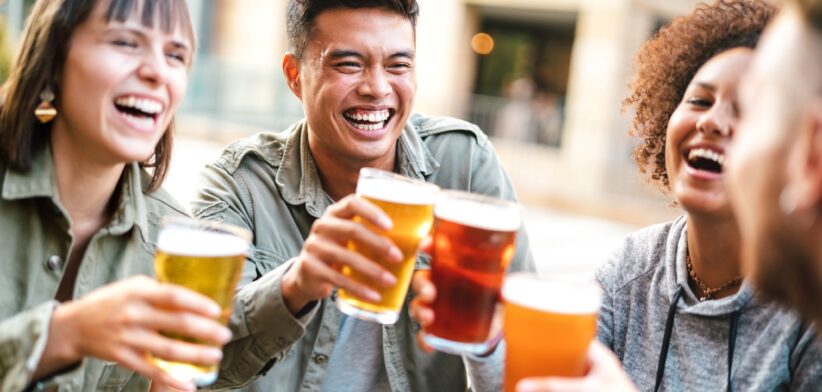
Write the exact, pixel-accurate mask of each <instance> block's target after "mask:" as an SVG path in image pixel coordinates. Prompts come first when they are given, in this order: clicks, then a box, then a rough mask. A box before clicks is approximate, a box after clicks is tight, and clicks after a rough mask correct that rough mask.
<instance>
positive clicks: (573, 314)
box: [502, 273, 602, 392]
mask: <svg viewBox="0 0 822 392" xmlns="http://www.w3.org/2000/svg"><path fill="white" fill-rule="evenodd" d="M502 297H503V300H504V302H505V311H504V314H505V316H504V330H505V343H506V351H505V379H504V383H503V385H504V390H505V392H509V391H510V392H512V391H514V390H515V388H516V385H517V382H519V381H520V380H522V379H523V378H529V377H548V376H559V377H581V376H583V375H585V355H586V352H587V351H588V345H589V344H590V343H591V341H592V340H593V339H594V336H595V334H596V329H597V313H598V311H599V306H600V301H601V297H602V292H601V291H600V288H599V286H598V285H597V284H596V283H595V282H579V281H571V280H560V279H554V278H540V277H537V276H536V275H535V274H529V273H513V274H510V275H509V276H508V277H506V279H505V284H504V286H503V288H502Z"/></svg>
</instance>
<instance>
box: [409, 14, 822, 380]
mask: <svg viewBox="0 0 822 392" xmlns="http://www.w3.org/2000/svg"><path fill="white" fill-rule="evenodd" d="M774 11H775V10H774V8H773V6H771V5H769V4H768V3H767V2H765V1H763V0H721V1H717V2H716V3H714V4H712V5H708V4H701V5H699V6H698V7H697V8H696V9H695V10H694V12H693V13H691V14H690V15H687V16H683V17H680V18H678V19H676V20H674V21H673V22H672V23H670V24H669V25H668V26H666V27H665V28H663V29H662V30H661V31H659V33H657V34H656V35H655V36H654V37H653V38H652V39H651V40H649V41H648V42H647V43H646V44H645V45H644V46H643V47H642V48H641V49H640V51H639V53H638V55H637V57H636V66H637V75H636V79H635V80H634V82H633V83H632V84H631V94H630V96H629V97H628V98H627V99H626V100H625V105H626V106H627V107H631V108H633V109H634V110H635V115H634V118H633V124H632V129H631V132H632V134H634V135H637V136H639V137H640V138H641V140H642V143H641V144H640V145H639V146H638V147H637V149H636V154H635V157H636V160H637V163H638V164H639V168H640V170H641V171H642V172H643V173H646V174H648V175H649V177H650V179H651V180H652V181H653V182H654V183H656V185H658V186H659V188H660V189H661V190H662V191H663V192H665V193H666V194H670V195H671V196H673V199H674V201H675V203H677V204H678V205H680V206H681V207H682V208H683V209H684V211H685V215H684V216H682V217H680V218H678V219H676V220H674V221H673V222H668V223H664V224H659V225H654V226H651V227H648V228H645V229H643V230H641V231H639V232H636V233H634V234H631V235H630V236H629V237H628V238H627V239H626V240H625V241H624V243H623V244H622V246H621V247H620V248H619V249H618V250H617V251H616V252H615V253H614V254H613V255H612V257H611V259H610V261H609V262H608V263H606V265H604V266H603V267H602V268H601V269H600V270H599V271H598V272H597V280H598V282H599V283H600V285H601V286H602V288H603V303H602V308H601V312H600V319H599V326H598V329H599V331H598V340H599V342H600V343H601V344H600V343H596V344H594V345H592V347H591V350H590V352H589V363H590V365H591V370H590V371H589V373H588V375H587V376H586V377H584V378H581V379H557V378H553V379H552V378H547V379H530V380H523V381H522V382H520V383H519V384H518V389H517V390H518V391H540V390H569V391H570V390H573V391H579V390H591V391H599V390H609V391H610V390H618V389H620V388H619V386H622V387H623V388H622V389H625V390H631V389H633V388H634V387H633V386H632V385H631V382H633V383H634V384H635V385H636V386H637V387H638V389H639V390H643V391H648V390H653V391H658V390H672V391H705V390H728V391H731V390H737V391H773V390H809V389H817V388H819V385H822V353H820V350H819V347H818V345H816V344H814V343H813V342H814V339H815V334H814V333H813V332H812V330H811V329H809V328H808V325H807V324H806V323H804V322H803V321H802V320H801V319H799V318H798V317H796V315H795V314H793V313H792V312H790V311H788V310H785V309H782V308H780V307H779V306H777V305H775V304H772V303H765V302H763V301H761V300H760V299H759V298H757V296H756V295H755V290H754V289H752V287H751V286H750V285H749V284H748V282H747V280H745V279H744V278H743V275H742V270H741V267H740V257H739V247H740V237H739V231H738V228H737V222H736V220H735V218H734V214H733V212H732V210H731V207H730V205H729V202H728V200H727V198H726V195H725V187H724V184H723V177H724V176H723V166H724V164H725V149H726V148H727V147H728V144H729V143H730V141H731V138H732V137H733V135H734V132H735V131H736V123H737V120H738V115H739V114H738V110H737V98H736V90H737V84H738V82H739V79H740V76H741V74H742V73H743V72H744V71H745V69H746V68H747V67H748V65H749V63H750V62H751V59H752V55H753V48H754V46H755V45H756V42H757V40H758V38H759V35H760V34H761V33H762V30H763V29H764V27H765V25H766V23H767V22H768V20H769V19H770V18H771V16H772V15H773V14H774ZM414 285H415V292H416V293H418V298H417V299H416V300H415V303H414V305H413V307H414V308H413V309H412V311H413V312H414V315H415V317H417V319H418V320H420V322H421V323H422V324H426V321H427V318H426V317H430V318H433V315H431V314H430V312H428V311H427V310H423V306H421V304H422V301H423V300H425V299H426V298H425V293H431V292H433V290H430V287H426V286H427V282H425V281H423V280H422V279H415V281H414ZM550 338H552V337H546V339H550ZM603 346H604V347H603ZM606 347H607V348H609V349H610V350H612V351H613V353H611V352H609V351H608V350H607V349H606ZM614 354H615V355H614ZM620 362H621V365H622V367H623V368H624V372H623V371H622V370H621V369H620ZM626 373H627V374H626Z"/></svg>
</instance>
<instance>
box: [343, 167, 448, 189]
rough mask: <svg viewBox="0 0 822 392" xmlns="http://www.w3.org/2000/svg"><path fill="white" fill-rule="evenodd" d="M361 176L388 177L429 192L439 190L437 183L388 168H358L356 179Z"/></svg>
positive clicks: (359, 179)
mask: <svg viewBox="0 0 822 392" xmlns="http://www.w3.org/2000/svg"><path fill="white" fill-rule="evenodd" d="M363 177H366V178H381V179H389V180H392V181H399V182H404V183H408V184H412V185H415V186H419V187H420V188H429V190H430V191H431V192H440V191H441V190H440V187H439V186H438V185H437V184H432V183H430V182H426V181H424V180H422V179H419V178H412V177H408V176H404V175H402V174H399V173H394V172H391V171H388V170H383V169H377V168H375V167H363V168H361V169H360V176H359V178H358V179H357V182H358V183H359V181H361V180H362V178H363Z"/></svg>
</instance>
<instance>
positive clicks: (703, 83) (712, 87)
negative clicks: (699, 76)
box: [691, 82, 716, 91]
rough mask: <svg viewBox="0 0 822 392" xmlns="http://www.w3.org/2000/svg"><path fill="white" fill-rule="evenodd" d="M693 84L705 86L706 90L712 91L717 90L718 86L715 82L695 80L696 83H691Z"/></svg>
mask: <svg viewBox="0 0 822 392" xmlns="http://www.w3.org/2000/svg"><path fill="white" fill-rule="evenodd" d="M691 86H695V87H700V88H704V89H705V90H710V91H715V90H716V86H714V85H713V84H710V83H706V82H694V83H691Z"/></svg>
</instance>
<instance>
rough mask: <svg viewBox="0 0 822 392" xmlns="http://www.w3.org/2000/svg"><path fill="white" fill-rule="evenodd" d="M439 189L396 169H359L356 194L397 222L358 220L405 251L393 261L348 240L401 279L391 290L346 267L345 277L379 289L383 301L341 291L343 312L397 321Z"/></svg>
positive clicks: (430, 220) (356, 248)
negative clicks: (384, 227)
mask: <svg viewBox="0 0 822 392" xmlns="http://www.w3.org/2000/svg"><path fill="white" fill-rule="evenodd" d="M437 191H439V188H438V187H437V186H435V185H432V184H427V183H424V182H421V181H416V180H412V179H410V178H406V177H403V176H400V175H397V174H394V173H390V172H385V171H382V170H377V169H371V168H364V169H362V170H361V171H360V178H359V180H358V182H357V196H358V197H362V198H364V199H366V200H368V201H370V202H371V203H373V204H375V205H376V206H378V207H379V208H381V209H382V210H383V211H384V212H385V214H386V215H388V217H389V218H391V221H392V222H393V224H394V225H393V227H392V228H391V230H389V231H384V230H381V229H379V228H377V227H375V226H373V225H371V224H369V223H367V222H364V221H363V220H362V219H360V218H359V217H355V218H354V220H355V221H357V222H360V223H362V224H363V225H365V226H366V227H368V229H369V230H371V231H374V232H376V233H379V234H380V235H383V236H385V237H388V238H389V239H390V240H391V241H392V242H393V243H394V244H395V245H396V246H397V247H398V248H399V249H400V251H402V255H403V260H402V262H400V263H397V262H391V261H388V260H386V259H385V255H375V254H371V253H370V252H367V251H365V250H363V249H361V248H360V247H358V246H357V244H356V243H355V242H353V241H351V242H349V244H348V248H349V249H351V250H353V251H356V252H358V253H360V254H362V255H363V256H365V257H366V258H368V259H369V260H373V261H374V262H376V263H379V264H380V265H381V266H382V267H383V268H385V269H386V270H388V271H389V272H391V274H393V275H394V276H395V277H396V278H397V283H396V284H395V285H394V286H393V287H389V288H382V286H376V285H373V284H369V281H368V278H367V277H365V276H362V275H361V274H359V273H357V272H355V271H353V270H351V268H349V267H347V266H343V268H342V272H343V274H344V275H345V276H347V277H349V278H351V279H352V280H355V281H357V282H360V283H362V284H365V285H368V286H369V287H371V288H372V289H374V290H375V291H377V292H378V293H380V295H381V296H382V300H381V301H379V302H371V301H368V300H365V299H362V298H358V297H355V296H353V295H351V294H349V293H347V292H346V291H345V290H342V289H341V290H340V291H339V293H338V294H339V299H338V301H337V307H338V308H339V309H340V311H342V312H343V313H345V314H348V315H350V316H354V317H357V318H360V319H363V320H367V321H374V322H378V323H381V324H393V323H394V322H396V321H397V318H398V317H399V312H400V310H401V309H402V305H403V302H404V301H405V295H406V293H407V292H408V284H409V283H410V282H411V275H412V274H413V272H414V264H415V260H416V256H417V248H418V247H419V244H420V241H421V240H422V239H423V238H424V237H425V236H426V235H428V231H429V230H430V229H431V223H432V221H433V211H434V201H435V198H436V194H437Z"/></svg>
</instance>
